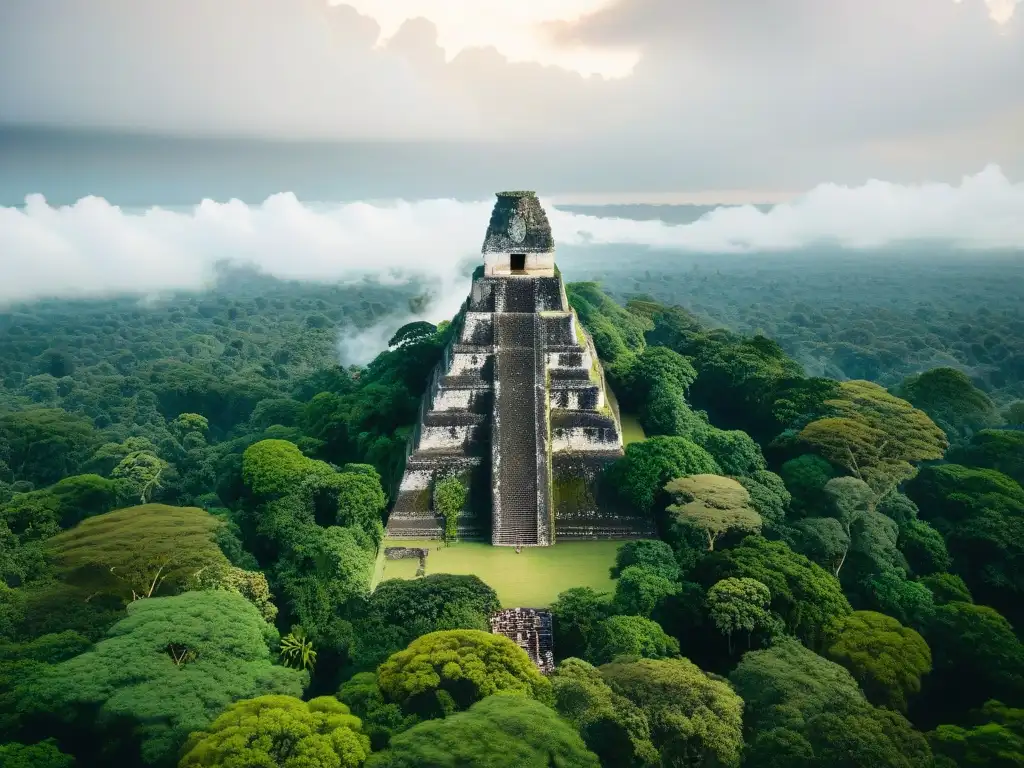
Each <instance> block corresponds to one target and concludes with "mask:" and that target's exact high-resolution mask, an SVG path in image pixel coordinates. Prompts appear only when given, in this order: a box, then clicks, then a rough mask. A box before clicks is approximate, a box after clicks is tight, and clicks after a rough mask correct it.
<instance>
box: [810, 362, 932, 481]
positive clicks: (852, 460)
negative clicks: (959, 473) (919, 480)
mask: <svg viewBox="0 0 1024 768" xmlns="http://www.w3.org/2000/svg"><path fill="white" fill-rule="evenodd" d="M826 405H827V406H828V407H829V408H830V409H831V411H832V413H833V415H832V416H830V417H827V418H823V419H819V420H817V421H812V422H811V423H810V424H808V425H807V426H806V427H804V428H803V429H802V430H801V431H800V434H799V437H800V439H801V440H802V441H803V442H805V443H806V444H808V445H810V446H811V447H812V448H814V449H815V450H816V451H818V452H819V453H820V454H821V455H822V456H824V457H825V458H826V459H828V460H829V461H831V462H832V463H834V464H836V465H837V466H840V467H843V468H844V469H845V470H847V471H848V472H850V473H851V474H852V475H853V476H854V477H857V478H859V479H861V480H863V481H865V482H866V483H867V484H868V485H870V486H871V487H872V489H873V490H874V491H875V493H876V495H877V496H878V497H879V498H880V497H882V496H884V495H885V494H886V493H888V491H889V490H891V489H892V488H895V487H896V486H897V485H898V484H899V483H900V482H902V481H903V480H906V479H908V478H910V477H913V475H914V473H915V464H916V463H918V462H921V461H927V460H932V459H941V458H942V455H943V453H945V450H946V448H947V447H948V446H949V442H948V440H947V439H946V436H945V434H944V433H943V432H942V430H941V429H940V428H939V427H938V426H936V424H935V423H934V422H933V421H932V420H931V419H929V418H928V415H927V414H926V413H925V412H924V411H921V410H918V409H917V408H914V407H913V406H912V405H911V404H910V403H908V402H907V401H905V400H902V399H900V398H898V397H895V396H893V395H891V394H889V393H888V392H886V391H885V390H884V389H883V388H882V387H880V386H879V385H877V384H873V383H871V382H868V381H844V382H842V384H840V387H839V395H838V397H836V398H835V399H834V400H829V401H827V402H826Z"/></svg>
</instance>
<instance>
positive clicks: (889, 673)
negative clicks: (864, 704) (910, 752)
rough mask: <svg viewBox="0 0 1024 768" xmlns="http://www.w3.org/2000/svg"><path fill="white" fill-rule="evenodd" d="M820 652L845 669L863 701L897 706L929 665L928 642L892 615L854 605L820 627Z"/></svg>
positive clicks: (912, 692) (913, 691)
mask: <svg viewBox="0 0 1024 768" xmlns="http://www.w3.org/2000/svg"><path fill="white" fill-rule="evenodd" d="M825 656H826V657H827V658H829V659H831V660H832V661H834V662H836V663H837V664H841V665H842V666H844V667H846V669H848V670H849V671H850V674H852V675H853V677H854V679H855V680H857V682H858V683H860V686H861V688H862V689H863V690H864V693H865V694H866V695H867V698H868V701H870V702H871V703H872V704H876V705H878V706H885V707H889V708H890V709H895V710H897V711H900V712H906V711H907V702H908V701H909V699H910V697H911V696H913V695H915V694H917V693H919V692H920V690H921V678H922V677H923V676H924V675H926V674H928V672H930V671H931V668H932V654H931V649H929V648H928V644H927V643H926V642H925V641H924V638H922V637H921V636H920V635H919V634H918V633H917V632H915V631H914V630H912V629H910V628H909V627H904V626H903V625H902V624H900V623H899V622H898V621H897V620H896V619H894V618H892V617H891V616H886V615H885V614H882V613H875V612H873V611H855V612H854V613H851V614H850V615H849V616H843V617H842V618H839V619H835V620H834V621H833V622H832V623H831V624H829V626H828V627H827V629H826V631H825Z"/></svg>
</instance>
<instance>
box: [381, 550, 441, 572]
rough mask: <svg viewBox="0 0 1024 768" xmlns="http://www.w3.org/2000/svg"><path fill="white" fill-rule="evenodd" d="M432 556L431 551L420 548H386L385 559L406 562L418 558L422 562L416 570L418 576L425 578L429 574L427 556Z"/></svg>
mask: <svg viewBox="0 0 1024 768" xmlns="http://www.w3.org/2000/svg"><path fill="white" fill-rule="evenodd" d="M428 554H430V550H429V549H422V548H420V547H385V548H384V559H385V560H406V559H410V558H416V559H417V560H419V561H420V564H419V567H418V568H417V569H416V575H417V576H425V575H426V573H427V555H428Z"/></svg>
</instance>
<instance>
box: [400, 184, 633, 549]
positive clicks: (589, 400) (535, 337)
mask: <svg viewBox="0 0 1024 768" xmlns="http://www.w3.org/2000/svg"><path fill="white" fill-rule="evenodd" d="M483 257H484V263H483V266H482V267H479V268H477V270H476V272H475V273H474V275H473V284H472V288H471V291H470V295H469V298H468V299H467V301H466V303H465V304H464V305H463V307H462V310H461V311H460V312H459V314H458V316H457V317H456V318H455V320H454V321H453V325H454V328H453V330H454V335H453V339H452V343H451V344H450V345H449V347H448V348H447V349H446V350H445V353H444V357H443V359H442V361H441V363H440V364H439V365H438V367H437V368H436V370H435V371H434V374H433V376H432V378H431V381H430V383H429V385H428V388H427V391H426V394H425V395H424V398H423V403H422V405H421V409H420V420H419V424H418V425H417V427H416V429H415V431H414V433H413V435H412V437H411V439H410V442H409V447H408V454H407V459H406V468H405V474H404V476H403V478H402V483H401V485H400V487H399V489H398V493H397V494H396V498H395V503H394V506H393V508H392V511H391V516H390V518H389V521H388V536H390V537H392V538H406V539H416V538H440V537H441V535H442V531H443V527H444V526H443V522H442V520H441V518H440V516H439V515H437V514H436V513H435V512H434V503H433V488H434V485H435V483H436V482H437V480H438V479H440V478H443V477H445V476H449V475H455V476H457V477H459V478H460V479H461V481H462V482H463V483H464V484H466V485H467V487H468V489H469V494H468V501H467V504H466V508H465V509H464V510H463V512H462V514H461V515H460V516H459V520H458V522H459V537H460V538H461V539H464V540H474V539H475V540H481V539H483V540H487V539H489V540H490V541H491V543H493V544H496V545H503V546H524V547H527V546H546V545H550V544H553V543H554V541H555V537H556V534H557V536H558V537H559V538H560V539H598V538H631V537H637V536H647V535H651V534H652V533H653V527H652V523H651V521H649V520H641V519H636V518H631V517H625V516H623V515H621V514H618V512H617V511H616V510H615V509H613V508H608V506H607V505H606V504H604V503H603V502H602V500H601V498H600V494H599V492H598V490H599V488H598V486H599V483H598V476H599V475H600V473H601V470H602V469H603V468H604V467H605V466H606V465H607V464H608V463H609V462H611V461H614V460H615V459H617V458H619V457H620V456H621V455H622V436H621V429H620V426H619V415H618V413H617V412H616V411H615V409H614V408H613V407H612V406H611V405H610V403H609V399H608V397H607V389H606V384H605V380H604V372H603V370H602V368H601V364H600V362H599V361H598V359H597V354H596V353H595V351H594V343H593V341H592V339H591V338H590V337H589V335H588V334H587V332H586V331H585V330H584V329H583V327H582V326H581V325H580V323H579V322H578V321H577V319H576V315H575V313H574V312H573V311H572V309H571V307H570V306H569V303H568V301H567V300H566V295H565V287H564V285H563V284H562V278H561V276H560V274H559V273H558V271H557V269H556V267H555V245H554V240H553V238H552V235H551V227H550V225H549V224H548V218H547V215H546V214H545V213H544V209H543V208H542V207H541V205H540V202H539V201H538V200H537V197H536V195H535V194H534V193H533V192H499V193H498V195H497V202H496V203H495V205H494V210H493V212H492V213H491V221H490V224H489V226H488V228H487V235H486V237H485V239H484V245H483Z"/></svg>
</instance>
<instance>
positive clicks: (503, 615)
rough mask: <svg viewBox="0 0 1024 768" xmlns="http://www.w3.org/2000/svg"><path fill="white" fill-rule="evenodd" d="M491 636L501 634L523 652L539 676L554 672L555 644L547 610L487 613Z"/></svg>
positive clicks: (511, 610) (510, 609) (531, 609)
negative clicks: (540, 673)
mask: <svg viewBox="0 0 1024 768" xmlns="http://www.w3.org/2000/svg"><path fill="white" fill-rule="evenodd" d="M491 633H492V634H495V635H504V636H505V637H507V638H508V639H509V640H511V641H513V642H514V643H515V644H516V645H518V646H519V647H520V648H522V649H523V650H524V651H526V654H527V655H528V656H529V657H530V660H531V661H532V662H533V663H534V664H536V665H537V667H538V668H539V669H540V671H541V672H542V673H544V674H545V675H546V674H549V673H551V672H553V671H554V669H555V650H554V649H555V642H554V633H553V632H552V619H551V612H550V611H542V610H538V609H536V608H508V609H506V610H504V611H498V612H497V613H494V614H491Z"/></svg>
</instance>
